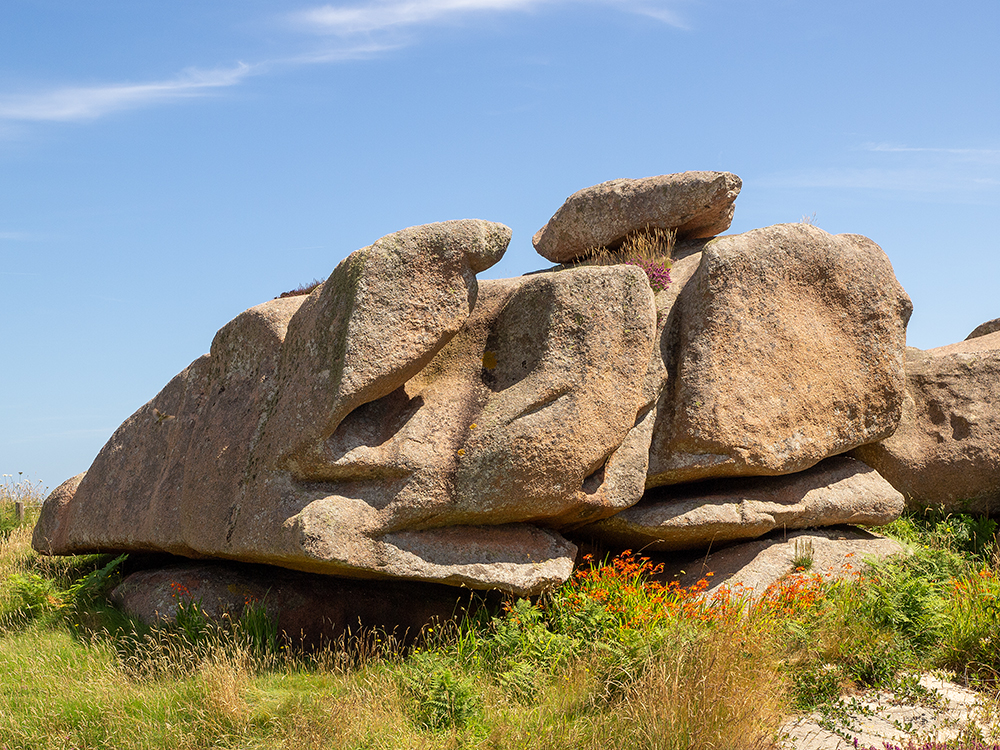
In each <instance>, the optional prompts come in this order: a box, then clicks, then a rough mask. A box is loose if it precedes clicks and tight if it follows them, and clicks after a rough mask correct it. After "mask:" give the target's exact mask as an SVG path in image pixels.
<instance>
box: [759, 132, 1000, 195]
mask: <svg viewBox="0 0 1000 750" xmlns="http://www.w3.org/2000/svg"><path fill="white" fill-rule="evenodd" d="M842 161H847V162H854V163H853V164H848V165H844V164H841V165H837V166H828V167H818V168H814V169H805V170H795V171H787V172H781V173H775V174H772V175H769V176H767V177H766V178H763V179H762V180H761V183H763V184H766V185H769V186H772V187H781V188H828V189H834V190H876V191H879V192H883V193H895V194H897V195H899V196H900V197H905V196H909V197H911V198H920V197H921V196H926V197H933V198H934V200H957V201H963V202H971V203H982V202H984V201H985V202H988V203H991V204H992V203H995V202H996V201H997V200H998V198H1000V149H992V148H967V147H946V146H910V145H904V144H898V143H865V144H862V145H860V146H857V147H855V148H853V149H850V150H849V152H848V153H847V154H845V155H844V158H843V159H842Z"/></svg>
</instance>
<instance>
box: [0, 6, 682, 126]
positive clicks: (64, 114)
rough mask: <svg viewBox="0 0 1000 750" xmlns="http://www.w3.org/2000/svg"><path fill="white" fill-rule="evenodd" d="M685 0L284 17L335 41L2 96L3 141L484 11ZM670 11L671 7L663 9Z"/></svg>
mask: <svg viewBox="0 0 1000 750" xmlns="http://www.w3.org/2000/svg"><path fill="white" fill-rule="evenodd" d="M687 1H688V0H374V2H368V3H362V4H355V5H323V6H319V7H313V8H309V9H305V10H301V11H298V12H295V13H291V14H288V15H286V16H285V21H286V24H289V25H290V26H291V27H292V28H293V29H295V30H296V31H299V32H306V33H308V34H310V35H318V36H321V37H324V38H326V39H328V40H329V39H330V38H331V37H332V38H335V39H336V41H334V42H332V43H330V42H325V43H324V44H323V45H322V46H321V47H320V48H319V49H318V50H317V49H314V50H312V51H311V52H309V53H306V54H301V55H298V56H291V57H286V58H283V59H274V60H268V61H263V62H260V63H256V64H253V65H247V64H245V63H239V64H237V65H235V66H233V67H228V68H217V69H214V70H197V69H189V70H187V71H185V72H183V73H182V74H180V75H178V76H176V77H174V78H170V79H167V80H161V81H152V82H147V83H110V84H105V85H98V86H70V87H62V88H55V89H50V90H47V91H40V92H31V93H24V94H2V93H0V140H5V139H6V138H8V137H10V136H13V135H16V134H17V130H16V129H15V128H16V126H18V124H19V123H27V122H81V121H87V120H95V119H98V118H101V117H104V116H106V115H109V114H112V113H115V112H120V111H123V110H127V109H135V108H138V107H144V106H150V105H154V104H160V103H165V102H174V101H178V100H182V99H187V98H191V97H198V96H205V95H208V94H210V93H211V92H213V91H215V90H219V89H224V88H226V87H230V86H235V85H237V84H239V83H241V82H242V81H243V80H244V79H245V78H247V77H248V76H250V75H252V74H260V73H264V72H266V71H267V70H268V69H271V68H273V67H274V66H286V65H303V64H317V63H329V62H336V61H340V60H348V59H358V58H366V57H371V56H373V55H377V54H381V53H385V52H388V51H391V50H394V49H398V48H399V47H402V46H405V45H408V44H412V43H413V42H414V41H415V37H414V36H413V35H412V33H407V32H412V31H414V30H415V29H417V28H418V27H421V26H428V25H433V24H440V23H449V22H453V21H457V20H461V19H465V18H469V17H472V16H475V15H476V14H479V15H482V14H484V13H505V12H506V13H509V12H515V11H520V12H528V11H533V10H537V9H540V8H542V7H547V6H551V7H556V6H562V7H563V8H566V7H567V6H571V5H574V4H576V5H582V4H589V5H599V6H604V7H608V8H611V9H613V10H618V11H623V12H628V13H633V14H640V15H644V16H647V17H649V18H652V19H655V20H656V21H659V22H662V23H666V24H669V25H672V26H675V27H677V28H681V29H686V28H687V26H686V25H685V24H684V23H683V21H682V19H681V18H680V17H679V16H678V15H677V14H676V13H675V12H674V11H673V10H672V6H674V5H675V4H677V3H679V2H687ZM668 6H670V7H668Z"/></svg>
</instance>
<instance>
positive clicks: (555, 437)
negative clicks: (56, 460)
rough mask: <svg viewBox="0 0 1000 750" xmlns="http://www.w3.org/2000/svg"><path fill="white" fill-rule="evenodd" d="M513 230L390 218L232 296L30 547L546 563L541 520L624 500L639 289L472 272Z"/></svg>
mask: <svg viewBox="0 0 1000 750" xmlns="http://www.w3.org/2000/svg"><path fill="white" fill-rule="evenodd" d="M508 236H509V234H507V230H506V228H501V227H500V225H489V224H488V223H487V222H449V223H447V224H445V225H432V226H431V227H430V228H428V227H418V228H414V229H411V230H404V232H401V233H397V235H392V236H390V237H389V238H383V239H382V240H380V241H379V242H377V243H375V245H373V246H372V247H371V248H366V249H365V250H362V251H359V252H358V253H355V254H354V255H352V256H350V257H349V258H348V259H346V260H345V261H344V262H343V263H341V265H340V266H338V268H337V270H336V271H335V272H334V274H333V276H332V277H331V278H330V279H329V280H328V281H327V282H325V284H323V285H322V286H321V287H320V288H318V289H316V290H315V291H314V292H313V293H312V294H310V295H309V296H308V297H304V298H303V297H299V298H287V299H279V300H274V301H273V302H269V303H266V304H264V305H260V306H258V307H256V308H252V309H251V310H248V311H247V312H245V313H243V314H242V315H240V316H239V317H237V318H236V319H235V320H234V321H232V322H231V323H229V324H227V325H226V326H225V327H224V328H223V329H222V330H221V331H220V332H219V334H218V335H217V336H216V339H215V341H214V342H213V345H212V352H211V354H209V355H206V356H205V357H202V358H200V359H198V360H196V361H195V362H194V363H192V365H191V366H190V367H188V368H187V369H186V370H185V371H184V372H182V373H181V374H180V375H178V376H177V377H176V378H174V380H172V381H171V382H170V383H169V384H168V385H167V386H166V388H164V390H163V391H162V392H161V393H160V394H159V395H157V396H156V397H155V398H154V399H153V400H152V401H151V402H150V403H149V404H147V405H145V406H144V407H142V408H141V409H140V410H139V411H138V412H136V414H135V415H133V416H132V417H130V418H129V420H127V421H126V422H125V424H123V425H122V427H120V428H119V430H118V431H117V432H116V433H115V435H114V436H113V437H112V439H111V441H110V442H109V443H108V445H107V446H105V448H104V450H102V452H101V454H100V455H99V456H98V458H97V460H96V461H95V463H94V465H93V466H92V467H91V469H90V471H89V472H88V473H87V475H86V477H85V478H84V479H83V481H82V482H81V483H80V486H79V488H78V489H77V490H76V493H75V496H74V497H73V499H72V500H71V501H70V502H68V503H64V504H62V505H56V504H47V505H46V507H45V508H44V509H43V514H42V518H41V520H40V522H39V525H38V527H37V528H36V532H35V545H36V548H38V549H39V550H40V551H43V552H47V553H50V554H70V553H78V552H84V551H97V550H122V551H130V550H131V551H165V552H170V553H173V554H178V555H184V556H188V557H220V558H227V559H234V560H241V561H245V562H256V563H269V564H274V565H281V566H284V567H288V568H293V569H299V570H306V571H313V572H321V573H328V574H337V575H344V576H353V577H397V578H406V579H411V580H430V581H441V582H445V583H450V584H453V585H466V586H470V587H474V588H501V589H506V590H509V591H514V592H518V593H530V592H535V591H538V590H540V589H542V588H544V587H546V586H548V585H551V584H553V583H557V582H560V581H562V580H564V579H565V578H567V577H568V576H569V573H570V571H571V568H572V562H573V557H574V554H575V547H574V545H572V544H570V543H569V542H567V541H566V540H565V539H564V538H562V537H561V536H560V535H559V534H558V533H557V532H556V531H553V530H552V529H553V528H560V527H563V526H573V525H577V524H580V523H585V522H588V521H591V520H594V519H598V518H602V517H604V516H607V515H610V514H612V513H614V512H616V511H617V510H619V509H621V508H623V507H628V506H629V505H631V504H633V503H635V502H636V501H638V499H639V498H640V497H641V495H642V491H643V486H644V477H645V471H646V464H647V457H648V445H649V436H650V433H651V429H652V422H653V420H652V416H651V411H650V407H651V405H652V399H653V397H654V395H655V394H652V393H650V392H649V389H648V388H647V387H646V375H647V369H648V363H649V362H650V360H651V357H652V352H653V349H652V347H653V336H654V332H655V325H656V312H655V306H654V298H653V294H652V291H651V289H650V288H649V285H648V282H647V280H646V278H645V275H644V274H643V272H642V271H641V270H639V269H637V268H634V267H625V266H616V267H605V268H580V269H574V270H569V271H564V272H561V273H553V274H540V275H536V276H528V277H522V278H519V279H512V280H504V281H491V282H484V283H482V284H481V285H480V284H477V282H476V280H475V276H474V273H473V272H474V271H476V270H479V269H481V268H483V267H485V266H484V265H483V264H484V263H485V261H484V260H483V259H484V258H486V259H489V258H493V259H494V260H495V259H496V258H497V257H499V253H500V252H502V247H500V246H501V245H505V243H506V239H507V237H508ZM497 248H500V249H499V250H498V249H497ZM373 258H374V260H373ZM394 290H396V291H394ZM397 294H398V295H401V296H400V298H398V299H397V298H396V295H397ZM383 350H384V351H383Z"/></svg>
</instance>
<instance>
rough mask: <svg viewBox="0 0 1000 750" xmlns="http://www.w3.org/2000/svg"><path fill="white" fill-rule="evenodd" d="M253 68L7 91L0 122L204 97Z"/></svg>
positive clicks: (94, 114) (87, 116) (90, 115)
mask: <svg viewBox="0 0 1000 750" xmlns="http://www.w3.org/2000/svg"><path fill="white" fill-rule="evenodd" d="M251 71H252V68H251V66H249V65H246V64H244V63H239V64H238V65H236V66H235V67H232V68H221V69H217V70H209V71H201V70H193V69H192V70H188V71H185V72H184V73H182V74H181V75H179V76H177V77H176V78H172V79H168V80H165V81H153V82H150V83H114V84H106V85H103V86H77V87H65V88H58V89H52V90H50V91H43V92H37V93H30V94H8V95H5V96H0V121H2V120H6V121H21V122H40V121H51V122H72V121H80V120H94V119H97V118H99V117H102V116H104V115H107V114H111V113H113V112H118V111H121V110H124V109H132V108H135V107H141V106H146V105H149V104H155V103H159V102H168V101H176V100H178V99H185V98H190V97H195V96H204V95H206V94H208V93H209V92H210V91H212V90H214V89H220V88H224V87H227V86H233V85H235V84H237V83H239V82H240V81H241V80H243V79H244V78H245V77H246V76H247V75H249V74H250V73H251Z"/></svg>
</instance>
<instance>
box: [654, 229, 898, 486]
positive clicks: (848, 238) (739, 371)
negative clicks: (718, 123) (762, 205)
mask: <svg viewBox="0 0 1000 750" xmlns="http://www.w3.org/2000/svg"><path fill="white" fill-rule="evenodd" d="M673 293H674V294H676V295H677V296H676V299H675V300H674V302H673V304H672V305H671V307H670V310H669V312H668V314H667V317H668V321H667V325H666V327H665V328H664V330H663V331H662V334H661V338H660V342H659V350H660V352H661V355H662V357H663V360H664V362H665V367H666V371H667V384H666V386H665V387H664V389H663V391H662V393H661V396H660V399H659V402H658V404H657V417H656V426H655V428H654V434H653V440H652V446H651V448H650V463H649V476H648V479H647V486H648V487H654V486H658V485H664V484H677V483H681V482H690V481H695V480H701V479H708V478H712V477H726V476H752V475H777V474H788V473H792V472H797V471H802V470H804V469H807V468H809V467H810V466H813V465H814V464H816V463H817V462H818V461H820V460H822V459H823V458H826V457H827V456H831V455H836V454H839V453H843V452H845V451H848V450H850V449H852V448H854V447H856V446H858V445H863V444H865V443H869V442H872V441H875V440H879V439H881V438H883V437H886V436H888V435H891V434H892V432H893V430H895V428H896V425H897V423H898V422H899V416H900V412H901V410H902V404H903V397H904V371H903V358H904V351H905V335H906V324H907V321H908V320H909V316H910V312H911V310H912V305H911V303H910V299H909V297H907V295H906V293H905V292H904V291H903V289H902V287H901V286H900V285H899V282H897V281H896V277H895V276H894V274H893V271H892V266H891V265H890V263H889V260H888V258H886V256H885V254H884V253H883V252H882V250H881V248H879V247H878V245H876V244H875V243H874V242H872V241H871V240H869V239H867V238H865V237H861V236H859V235H836V236H833V235H830V234H827V233H826V232H824V231H822V230H821V229H817V228H816V227H813V226H810V225H807V224H782V225H778V226H773V227H768V228H766V229H757V230H754V231H751V232H747V233H745V234H740V235H731V236H725V237H717V238H715V239H712V240H709V241H707V242H704V243H703V244H702V248H701V252H700V260H699V265H698V267H697V270H696V271H695V272H694V273H693V275H692V276H691V277H690V280H689V281H688V282H687V283H686V284H685V285H684V286H683V289H678V290H674V292H673Z"/></svg>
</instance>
